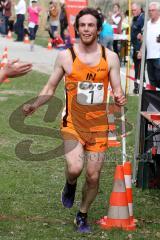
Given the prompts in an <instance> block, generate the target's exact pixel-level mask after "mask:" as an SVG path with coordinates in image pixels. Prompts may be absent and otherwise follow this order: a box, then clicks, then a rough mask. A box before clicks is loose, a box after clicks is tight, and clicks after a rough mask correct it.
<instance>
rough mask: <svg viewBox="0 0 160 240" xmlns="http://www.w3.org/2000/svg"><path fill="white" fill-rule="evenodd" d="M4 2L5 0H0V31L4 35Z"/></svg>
mask: <svg viewBox="0 0 160 240" xmlns="http://www.w3.org/2000/svg"><path fill="white" fill-rule="evenodd" d="M4 2H5V0H0V33H1V34H2V35H5V33H6V25H5V16H4Z"/></svg>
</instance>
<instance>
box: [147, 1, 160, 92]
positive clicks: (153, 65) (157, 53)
mask: <svg viewBox="0 0 160 240" xmlns="http://www.w3.org/2000/svg"><path fill="white" fill-rule="evenodd" d="M149 17H150V20H149V21H148V23H147V39H146V47H147V72H148V77H149V82H150V84H151V85H152V86H154V87H158V88H160V3H158V2H151V3H150V4H149Z"/></svg>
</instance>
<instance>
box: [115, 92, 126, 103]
mask: <svg viewBox="0 0 160 240" xmlns="http://www.w3.org/2000/svg"><path fill="white" fill-rule="evenodd" d="M114 102H115V104H116V105H117V106H124V105H125V104H126V102H127V100H126V98H125V96H124V95H123V94H114Z"/></svg>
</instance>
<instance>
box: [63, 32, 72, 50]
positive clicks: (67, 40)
mask: <svg viewBox="0 0 160 240" xmlns="http://www.w3.org/2000/svg"><path fill="white" fill-rule="evenodd" d="M64 44H65V48H66V49H67V48H70V47H72V42H71V37H70V34H69V31H68V29H67V28H66V29H65V30H64Z"/></svg>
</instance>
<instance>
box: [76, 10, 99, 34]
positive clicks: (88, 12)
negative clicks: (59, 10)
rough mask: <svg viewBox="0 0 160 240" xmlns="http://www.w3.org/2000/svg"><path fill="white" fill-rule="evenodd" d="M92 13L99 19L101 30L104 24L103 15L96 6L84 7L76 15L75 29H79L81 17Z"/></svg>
mask: <svg viewBox="0 0 160 240" xmlns="http://www.w3.org/2000/svg"><path fill="white" fill-rule="evenodd" d="M88 14H89V15H92V16H93V17H95V18H96V19H97V30H98V31H99V30H101V28H102V24H103V17H102V15H101V14H99V13H98V11H97V10H96V9H94V8H84V9H82V10H81V11H80V12H79V13H78V14H77V16H76V20H75V29H76V31H78V28H79V19H80V18H81V17H82V16H84V15H88Z"/></svg>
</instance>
